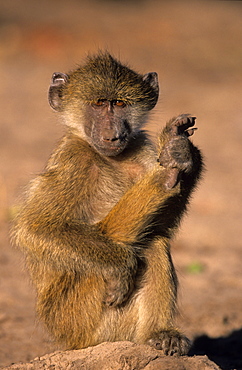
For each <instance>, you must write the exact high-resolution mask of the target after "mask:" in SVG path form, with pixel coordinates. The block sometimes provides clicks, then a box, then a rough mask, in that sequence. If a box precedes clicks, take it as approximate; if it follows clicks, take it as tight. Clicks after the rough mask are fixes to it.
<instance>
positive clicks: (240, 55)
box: [0, 0, 242, 369]
mask: <svg viewBox="0 0 242 370" xmlns="http://www.w3.org/2000/svg"><path fill="white" fill-rule="evenodd" d="M98 48H107V49H109V50H110V51H111V52H112V53H114V54H115V55H116V56H118V57H120V58H121V60H122V61H124V62H128V63H129V64H130V65H131V67H133V68H135V69H136V70H138V71H140V72H141V73H146V72H149V71H157V72H158V73H159V79H160V86H161V96H160V100H159V104H158V107H157V108H156V109H155V112H154V113H153V116H152V119H151V123H150V125H149V126H147V128H148V129H150V130H151V131H152V133H154V134H155V133H156V132H157V131H158V130H159V128H160V127H161V126H163V125H164V123H165V121H166V120H168V119H169V118H170V117H172V116H174V115H178V114H180V113H191V114H193V115H196V117H197V126H198V127H199V130H198V131H197V132H196V134H195V135H194V139H193V141H194V142H195V143H196V144H197V145H198V146H199V147H200V148H201V149H202V151H203V154H204V157H205V163H206V173H205V174H204V179H203V181H202V182H201V184H200V186H199V188H198V190H197V191H196V192H195V194H194V197H193V200H192V202H191V206H190V209H189V213H188V215H187V216H186V217H185V219H184V221H183V223H182V227H181V230H180V232H179V233H178V235H177V238H176V239H175V240H174V243H173V258H174V262H175V265H176V267H177V271H178V275H179V280H180V297H179V304H180V308H181V315H180V317H179V318H178V324H179V326H180V327H181V328H182V329H183V330H184V331H185V332H186V333H187V335H188V336H189V337H190V338H192V339H194V340H195V342H194V346H193V348H192V350H191V353H190V354H191V355H192V354H197V355H198V354H206V355H208V357H209V358H210V359H211V360H213V361H214V362H215V363H216V364H218V365H219V366H220V367H221V368H222V369H242V258H241V256H242V245H241V244H242V243H241V218H242V211H241V209H242V197H241V196H242V191H241V189H242V171H241V167H242V166H241V157H240V156H241V151H242V144H241V143H242V100H241V99H242V2H241V1H216V2H213V1H203V2H200V1H189V2H186V1H184V2H183V1H180V2H173V1H167V2H165V1H148V0H147V1H145V0H143V1H142V0H140V1H138V0H137V1H128V0H127V1H125V0H123V1H121V0H120V1H118V0H116V1H114V0H113V1H111V0H109V1H108V0H106V1H105V0H103V1H101V0H100V1H97V0H96V1H82V0H69V1H64V0H42V1H37V0H12V1H9V2H7V1H5V0H0V81H1V84H0V106H1V112H2V114H1V121H0V204H1V208H0V366H3V367H4V366H7V365H9V364H11V363H13V362H19V361H29V360H31V359H33V358H34V357H36V356H39V355H43V354H45V353H48V352H51V351H53V350H55V349H56V347H55V346H54V345H53V343H52V342H51V340H50V338H49V337H48V336H47V334H46V333H45V332H44V331H43V330H42V329H41V327H40V326H39V325H37V323H36V319H35V313H34V291H33V288H32V287H31V285H30V283H29V281H28V275H27V273H26V272H25V270H24V266H23V261H22V256H21V254H20V253H19V252H18V251H16V250H15V249H13V248H11V247H10V242H9V233H8V229H9V221H11V218H12V215H13V214H14V206H13V205H14V202H15V200H16V198H17V197H18V196H19V194H21V192H22V190H23V187H24V186H25V185H26V184H27V183H28V181H29V180H30V179H31V178H32V177H33V176H34V174H35V173H38V172H39V171H41V170H42V168H43V166H44V164H45V162H46V160H47V158H48V156H49V154H50V152H51V150H52V148H53V147H54V145H55V142H56V141H57V140H58V138H60V137H61V135H62V133H63V127H62V126H61V125H60V124H58V119H57V116H56V115H55V114H54V113H53V112H52V111H51V109H50V108H49V106H48V103H47V99H46V95H47V89H48V85H49V81H50V77H51V74H52V72H54V71H63V72H64V71H68V70H69V69H72V68H74V67H75V65H76V64H77V63H79V62H80V61H81V60H82V59H83V57H85V55H86V53H87V52H93V51H96V50H97V49H98Z"/></svg>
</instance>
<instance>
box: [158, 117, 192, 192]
mask: <svg viewBox="0 0 242 370" xmlns="http://www.w3.org/2000/svg"><path fill="white" fill-rule="evenodd" d="M195 119H196V118H195V117H191V116H189V115H188V114H182V115H180V116H178V117H177V118H175V119H172V120H171V121H170V122H168V123H167V125H166V127H165V128H164V130H163V135H162V138H161V140H162V143H163V146H162V149H161V153H160V156H159V158H158V162H159V163H160V164H161V165H162V166H163V167H164V168H166V169H169V171H168V178H167V182H166V184H165V185H166V187H167V188H172V187H174V186H175V185H176V184H177V182H178V181H179V175H180V173H181V172H187V173H189V172H190V171H191V169H192V165H193V161H192V151H191V142H190V140H189V139H188V137H189V136H191V135H193V133H194V131H195V130H196V128H194V127H193V126H194V125H195Z"/></svg>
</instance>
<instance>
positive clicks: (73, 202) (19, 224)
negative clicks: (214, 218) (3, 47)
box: [14, 52, 202, 355]
mask: <svg viewBox="0 0 242 370" xmlns="http://www.w3.org/2000/svg"><path fill="white" fill-rule="evenodd" d="M158 90H159V88H158V77H157V74H156V73H148V74H145V75H140V74H138V73H136V72H134V71H133V70H131V69H130V68H128V67H127V66H124V65H122V64H121V63H120V62H119V61H117V60H116V59H114V58H113V57H112V56H111V55H110V54H109V53H107V52H103V53H102V52H100V53H98V54H97V55H94V56H89V57H88V58H87V60H86V62H85V64H84V65H82V66H80V67H79V68H77V69H76V70H74V71H73V72H71V73H69V74H68V75H66V74H63V73H54V74H53V76H52V82H51V85H50V89H49V102H50V105H51V107H52V108H53V109H54V110H56V111H58V112H60V114H61V115H62V118H63V121H64V123H65V124H66V125H67V126H68V131H67V134H66V135H65V136H64V138H63V139H62V141H61V142H60V143H59V145H58V147H57V148H56V149H55V151H54V152H53V154H52V155H51V157H50V159H49V161H48V164H47V166H46V168H45V170H44V172H43V173H42V174H41V175H40V176H38V177H37V178H36V179H35V180H34V181H33V182H32V184H31V186H30V189H29V191H28V192H27V196H26V199H25V201H24V203H23V206H22V209H21V211H20V213H19V215H18V217H17V220H16V225H15V228H14V236H15V240H16V242H17V244H18V245H19V246H20V247H21V249H22V250H23V251H24V253H25V255H26V263H27V266H28V268H29V271H30V274H31V278H32V280H33V282H34V284H35V285H36V289H37V312H38V315H39V317H40V318H41V319H42V320H43V321H44V322H45V324H46V326H47V328H48V329H49V331H50V332H51V333H52V335H53V336H54V338H55V339H56V340H57V341H58V342H62V343H64V345H65V348H68V349H71V348H72V349H74V348H83V347H87V346H93V345H96V344H98V343H101V342H104V341H119V340H130V341H133V342H136V343H147V344H149V345H151V346H154V347H155V348H157V349H160V350H162V351H163V352H164V353H165V354H167V355H173V354H185V353H186V352H187V351H188V348H189V341H188V339H187V338H186V337H185V336H184V335H183V334H181V333H180V332H179V331H178V330H177V329H176V328H175V327H174V314H175V311H176V295H177V278H176V273H175V270H174V267H173V264H172V260H171V255H170V245H169V242H170V239H171V237H172V236H173V234H174V232H175V230H176V229H177V227H178V225H179V221H180V219H181V216H182V214H183V213H184V211H185V209H186V204H187V203H188V200H189V196H190V193H191V191H192V189H193V188H194V186H195V184H196V182H197V180H198V178H199V176H200V173H201V169H202V160H201V155H200V152H199V150H198V149H197V148H196V147H195V146H194V145H193V144H192V143H191V141H190V140H189V136H190V135H192V134H193V132H194V130H195V129H194V128H193V126H194V124H195V118H194V117H191V116H189V115H187V114H183V115H181V116H179V117H177V118H175V119H172V120H170V121H169V122H168V123H167V125H166V126H165V128H164V129H163V131H162V133H161V135H160V137H159V138H158V144H157V145H154V144H153V143H152V142H151V140H150V139H149V137H148V135H147V134H146V132H145V131H143V130H142V126H143V125H144V123H146V121H147V117H148V113H149V111H150V110H151V109H152V108H154V106H155V105H156V102H157V99H158Z"/></svg>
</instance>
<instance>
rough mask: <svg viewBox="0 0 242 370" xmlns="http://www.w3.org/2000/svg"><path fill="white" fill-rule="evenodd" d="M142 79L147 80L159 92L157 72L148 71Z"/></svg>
mask: <svg viewBox="0 0 242 370" xmlns="http://www.w3.org/2000/svg"><path fill="white" fill-rule="evenodd" d="M143 81H145V82H147V83H148V84H149V85H150V86H151V87H152V88H153V89H154V90H155V92H156V93H157V95H158V94H159V82H158V74H157V73H156V72H149V73H146V74H145V75H144V76H143Z"/></svg>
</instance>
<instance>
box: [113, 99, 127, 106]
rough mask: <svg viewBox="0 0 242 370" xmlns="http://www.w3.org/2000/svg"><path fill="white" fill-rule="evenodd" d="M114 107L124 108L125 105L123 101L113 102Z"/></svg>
mask: <svg viewBox="0 0 242 370" xmlns="http://www.w3.org/2000/svg"><path fill="white" fill-rule="evenodd" d="M114 105H116V106H117V107H124V106H125V105H126V104H125V102H124V101H123V100H115V101H114Z"/></svg>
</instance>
